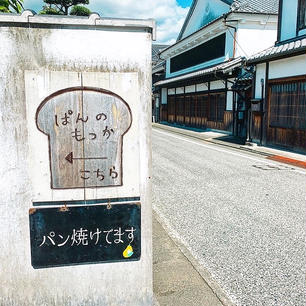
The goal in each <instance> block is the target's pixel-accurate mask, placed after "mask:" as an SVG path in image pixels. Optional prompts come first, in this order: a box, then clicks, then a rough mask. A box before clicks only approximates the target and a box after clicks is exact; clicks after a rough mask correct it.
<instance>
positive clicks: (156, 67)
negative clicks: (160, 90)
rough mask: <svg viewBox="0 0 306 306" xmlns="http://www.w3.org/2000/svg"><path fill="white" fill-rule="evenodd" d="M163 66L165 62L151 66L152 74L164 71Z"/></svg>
mask: <svg viewBox="0 0 306 306" xmlns="http://www.w3.org/2000/svg"><path fill="white" fill-rule="evenodd" d="M165 64H166V61H160V62H159V63H158V64H156V65H153V67H152V72H153V73H155V72H158V71H162V70H164V69H165Z"/></svg>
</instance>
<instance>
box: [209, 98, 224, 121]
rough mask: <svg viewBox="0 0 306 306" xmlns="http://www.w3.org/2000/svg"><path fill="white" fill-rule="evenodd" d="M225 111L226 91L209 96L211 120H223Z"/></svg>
mask: <svg viewBox="0 0 306 306" xmlns="http://www.w3.org/2000/svg"><path fill="white" fill-rule="evenodd" d="M224 111H225V93H214V94H210V96H209V111H208V120H209V121H219V122H223V120H224Z"/></svg>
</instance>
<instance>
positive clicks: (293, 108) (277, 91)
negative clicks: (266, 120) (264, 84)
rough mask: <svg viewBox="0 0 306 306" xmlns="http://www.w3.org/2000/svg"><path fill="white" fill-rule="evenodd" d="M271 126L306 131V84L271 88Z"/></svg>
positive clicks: (276, 85)
mask: <svg viewBox="0 0 306 306" xmlns="http://www.w3.org/2000/svg"><path fill="white" fill-rule="evenodd" d="M270 93H271V96H270V126H271V127H283V128H289V129H302V130H305V129H306V82H305V81H296V82H290V83H282V84H275V85H271V86H270Z"/></svg>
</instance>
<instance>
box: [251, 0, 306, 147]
mask: <svg viewBox="0 0 306 306" xmlns="http://www.w3.org/2000/svg"><path fill="white" fill-rule="evenodd" d="M279 12H280V15H279V22H278V35H277V42H276V43H275V45H274V46H273V47H271V48H268V49H266V50H264V51H262V52H260V53H258V54H256V55H255V56H253V57H251V58H250V59H249V60H248V64H249V65H255V66H256V74H255V88H254V93H253V97H254V100H253V103H254V105H252V109H253V111H252V129H251V135H250V137H251V138H252V140H253V141H254V142H261V143H263V144H267V145H277V146H284V147H287V148H289V149H294V150H297V151H302V152H306V0H280V1H279ZM262 118H263V119H262Z"/></svg>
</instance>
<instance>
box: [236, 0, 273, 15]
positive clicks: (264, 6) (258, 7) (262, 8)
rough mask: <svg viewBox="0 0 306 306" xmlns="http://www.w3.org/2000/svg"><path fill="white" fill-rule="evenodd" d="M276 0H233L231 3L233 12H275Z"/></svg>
mask: <svg viewBox="0 0 306 306" xmlns="http://www.w3.org/2000/svg"><path fill="white" fill-rule="evenodd" d="M278 2H279V1H278V0H235V1H233V3H232V5H231V10H232V11H234V12H243V13H260V14H277V13H278Z"/></svg>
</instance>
